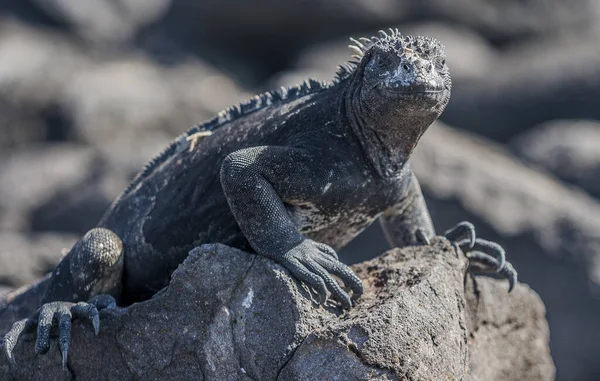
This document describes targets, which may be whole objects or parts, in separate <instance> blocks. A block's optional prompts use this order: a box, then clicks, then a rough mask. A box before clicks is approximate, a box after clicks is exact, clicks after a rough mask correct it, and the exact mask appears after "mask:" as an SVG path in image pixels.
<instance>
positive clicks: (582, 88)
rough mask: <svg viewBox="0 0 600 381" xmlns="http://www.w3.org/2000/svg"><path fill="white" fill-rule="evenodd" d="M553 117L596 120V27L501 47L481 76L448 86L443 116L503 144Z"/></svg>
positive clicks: (599, 59) (599, 94) (599, 72)
mask: <svg viewBox="0 0 600 381" xmlns="http://www.w3.org/2000/svg"><path fill="white" fill-rule="evenodd" d="M597 4H599V6H600V3H597ZM450 69H452V67H451V68H450ZM553 119H600V28H596V29H595V30H586V31H580V30H578V31H571V32H570V33H567V34H564V35H561V36H555V35H549V36H547V37H545V38H539V39H534V40H524V41H522V42H520V43H517V44H515V45H514V46H511V47H509V48H507V49H505V50H504V51H502V53H501V54H500V55H498V59H497V60H496V62H495V63H494V65H492V66H491V67H490V68H489V70H488V71H487V75H486V77H482V78H481V80H478V81H473V82H471V83H464V84H461V85H460V86H454V87H453V88H452V100H451V101H450V103H449V104H448V107H447V108H446V110H445V111H444V114H443V115H442V120H443V121H444V122H446V123H448V124H450V125H452V126H459V127H460V128H462V129H467V130H470V131H473V132H476V133H477V134H480V135H485V136H487V137H490V138H492V139H495V140H499V141H503V142H505V141H507V140H509V139H510V138H511V137H513V136H515V135H517V134H519V133H522V132H523V131H525V130H527V129H530V128H533V127H535V126H537V125H538V124H540V123H543V122H546V121H549V120H553Z"/></svg>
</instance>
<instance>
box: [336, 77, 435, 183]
mask: <svg viewBox="0 0 600 381" xmlns="http://www.w3.org/2000/svg"><path fill="white" fill-rule="evenodd" d="M343 99H345V102H344V111H343V112H344V114H345V116H346V118H347V120H348V123H349V125H350V127H351V128H352V131H353V132H354V134H355V135H356V137H357V138H358V140H359V142H360V145H361V148H362V150H363V153H364V155H365V156H366V158H367V160H368V162H369V164H370V165H371V166H372V168H373V170H374V171H375V173H376V174H377V175H378V176H380V177H382V178H390V177H394V176H397V175H398V174H399V173H400V172H401V170H402V168H403V167H404V165H405V164H406V163H407V161H408V159H409V158H410V155H411V154H412V152H413V150H414V148H415V146H416V145H417V143H418V141H419V139H420V138H421V136H422V135H423V133H424V132H425V131H426V130H427V128H428V127H429V125H430V124H431V123H433V121H434V120H435V117H431V116H428V115H419V113H418V112H411V111H414V110H411V109H409V108H405V107H394V105H393V104H392V102H389V101H382V102H378V103H376V104H374V102H365V101H364V100H362V99H361V95H360V87H359V86H353V84H352V83H348V85H347V88H346V94H345V96H344V97H343Z"/></svg>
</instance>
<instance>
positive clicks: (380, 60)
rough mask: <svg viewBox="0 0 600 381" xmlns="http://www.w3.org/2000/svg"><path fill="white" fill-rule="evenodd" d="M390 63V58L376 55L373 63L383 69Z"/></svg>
mask: <svg viewBox="0 0 600 381" xmlns="http://www.w3.org/2000/svg"><path fill="white" fill-rule="evenodd" d="M390 63H391V60H390V59H389V58H388V57H385V56H378V57H377V58H375V65H376V66H377V67H378V68H379V69H385V68H386V67H388V66H390Z"/></svg>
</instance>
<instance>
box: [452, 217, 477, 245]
mask: <svg viewBox="0 0 600 381" xmlns="http://www.w3.org/2000/svg"><path fill="white" fill-rule="evenodd" d="M444 236H445V237H446V238H447V239H449V240H450V241H455V242H458V241H461V240H463V239H465V238H466V239H468V242H469V248H473V246H474V245H475V226H473V224H472V223H470V222H468V221H462V222H459V223H458V224H456V225H454V227H452V228H450V229H448V230H446V231H445V232H444Z"/></svg>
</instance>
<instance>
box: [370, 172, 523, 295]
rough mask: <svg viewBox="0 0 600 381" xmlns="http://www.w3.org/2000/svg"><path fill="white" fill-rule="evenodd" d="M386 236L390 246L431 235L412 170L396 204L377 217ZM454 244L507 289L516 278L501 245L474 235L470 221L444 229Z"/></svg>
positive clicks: (420, 240)
mask: <svg viewBox="0 0 600 381" xmlns="http://www.w3.org/2000/svg"><path fill="white" fill-rule="evenodd" d="M380 222H381V225H382V227H383V230H384V232H385V235H386V238H387V239H388V241H389V242H390V244H391V245H392V246H395V247H403V246H407V245H417V244H429V241H430V239H431V238H432V237H433V236H435V229H434V227H433V223H432V222H431V217H430V215H429V211H428V210H427V205H426V204H425V199H424V198H423V193H422V192H421V187H420V186H419V182H418V181H417V178H416V177H415V176H414V174H413V175H412V176H411V179H410V184H409V186H408V188H407V191H406V193H405V195H404V197H403V199H402V201H401V202H399V203H398V204H397V205H394V206H393V207H392V208H390V209H389V210H387V211H386V212H384V213H383V214H382V216H381V218H380ZM444 236H445V237H446V238H448V239H449V240H451V241H453V242H454V243H455V244H457V245H458V246H459V247H460V248H461V250H462V251H463V252H464V253H465V255H466V256H467V258H468V259H469V263H470V266H471V267H472V268H473V269H475V270H477V271H484V272H496V273H499V274H500V275H502V276H503V277H505V278H507V279H508V281H509V292H510V291H511V290H512V289H513V287H514V285H515V283H516V282H517V272H516V271H515V269H514V268H513V266H512V265H511V264H510V263H509V262H507V261H506V258H505V252H504V249H503V248H502V246H500V245H499V244H497V243H495V242H491V241H487V240H484V239H481V238H476V237H475V228H474V227H473V225H472V224H471V223H470V222H460V223H458V224H457V225H456V226H454V227H453V228H451V229H449V230H448V231H446V232H445V233H444Z"/></svg>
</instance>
